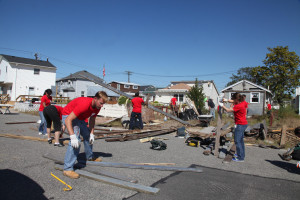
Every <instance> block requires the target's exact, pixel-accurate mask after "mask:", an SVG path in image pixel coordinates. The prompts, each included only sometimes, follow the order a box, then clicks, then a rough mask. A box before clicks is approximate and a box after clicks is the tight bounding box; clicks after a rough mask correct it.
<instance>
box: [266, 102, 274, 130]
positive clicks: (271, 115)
mask: <svg viewBox="0 0 300 200" xmlns="http://www.w3.org/2000/svg"><path fill="white" fill-rule="evenodd" d="M267 115H268V116H269V126H272V123H273V112H272V106H271V103H270V102H269V101H267Z"/></svg>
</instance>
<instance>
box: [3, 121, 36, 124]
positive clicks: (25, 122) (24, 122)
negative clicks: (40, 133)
mask: <svg viewBox="0 0 300 200" xmlns="http://www.w3.org/2000/svg"><path fill="white" fill-rule="evenodd" d="M30 123H37V122H36V121H30V122H6V123H5V124H30Z"/></svg>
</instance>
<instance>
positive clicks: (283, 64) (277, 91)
mask: <svg viewBox="0 0 300 200" xmlns="http://www.w3.org/2000/svg"><path fill="white" fill-rule="evenodd" d="M268 50H269V53H267V55H266V58H265V60H264V61H263V63H264V66H262V67H255V68H253V71H252V73H253V75H254V76H255V77H257V82H256V83H257V84H259V85H263V86H265V87H269V89H270V90H271V91H272V92H273V94H274V95H275V97H274V99H275V100H277V102H278V103H279V104H280V105H282V104H283V99H284V98H288V97H290V96H291V95H292V94H294V92H295V88H296V87H297V86H299V85H300V81H299V79H300V70H299V63H300V60H299V56H298V55H297V54H296V53H295V52H290V51H289V48H288V46H286V47H282V46H277V47H275V48H268Z"/></svg>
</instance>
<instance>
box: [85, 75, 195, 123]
mask: <svg viewBox="0 0 300 200" xmlns="http://www.w3.org/2000/svg"><path fill="white" fill-rule="evenodd" d="M79 76H81V77H83V78H85V79H87V80H90V81H92V82H94V83H96V84H98V85H101V86H103V87H105V88H107V89H109V90H111V91H113V92H115V93H117V94H120V95H123V96H125V97H127V98H128V99H133V96H130V95H128V94H127V93H125V92H122V91H120V90H118V89H116V88H114V87H112V86H110V85H107V84H106V83H104V82H101V81H98V80H95V79H93V78H91V77H87V76H84V75H81V74H80V75H79ZM148 108H150V109H152V110H154V111H156V112H159V113H161V114H163V115H165V116H167V117H170V118H172V119H174V120H176V121H178V122H180V123H182V124H185V125H189V123H188V122H186V121H183V120H181V119H179V118H177V117H176V116H174V115H171V114H169V113H166V112H164V111H162V110H160V109H158V108H156V107H154V106H152V105H150V104H148Z"/></svg>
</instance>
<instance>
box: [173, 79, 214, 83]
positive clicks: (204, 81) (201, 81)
mask: <svg viewBox="0 0 300 200" xmlns="http://www.w3.org/2000/svg"><path fill="white" fill-rule="evenodd" d="M208 82H212V83H213V82H214V81H213V80H198V83H208ZM179 83H185V84H195V81H171V84H179Z"/></svg>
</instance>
